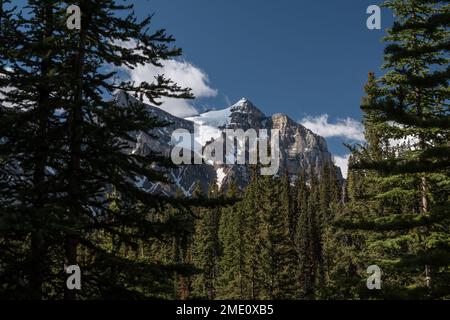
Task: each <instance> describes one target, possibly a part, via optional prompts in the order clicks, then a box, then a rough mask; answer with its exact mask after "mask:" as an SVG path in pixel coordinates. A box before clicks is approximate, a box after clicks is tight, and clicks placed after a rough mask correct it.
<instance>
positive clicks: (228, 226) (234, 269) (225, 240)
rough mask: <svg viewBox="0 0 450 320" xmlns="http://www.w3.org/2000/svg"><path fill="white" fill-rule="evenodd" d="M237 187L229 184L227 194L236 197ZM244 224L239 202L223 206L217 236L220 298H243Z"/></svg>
mask: <svg viewBox="0 0 450 320" xmlns="http://www.w3.org/2000/svg"><path fill="white" fill-rule="evenodd" d="M237 195H238V187H237V186H236V184H231V186H230V187H229V189H228V192H227V196H228V197H230V198H236V197H237ZM244 230H245V225H244V223H243V216H242V211H241V207H240V203H237V204H236V205H234V206H232V207H229V208H224V209H223V210H222V213H221V217H220V227H219V237H220V242H221V244H222V250H223V251H222V256H221V259H220V278H219V296H218V298H220V299H235V300H237V299H245V298H246V292H245V285H244V277H245V265H244V263H245V254H246V252H245V247H244V246H243V243H244V238H243V234H244Z"/></svg>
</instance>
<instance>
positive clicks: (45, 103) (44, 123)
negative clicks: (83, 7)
mask: <svg viewBox="0 0 450 320" xmlns="http://www.w3.org/2000/svg"><path fill="white" fill-rule="evenodd" d="M39 9H41V8H39ZM42 10H43V12H41V13H40V15H41V16H42V18H43V19H44V30H43V34H42V42H44V41H45V39H46V38H48V37H50V36H52V34H53V7H52V6H51V5H46V4H45V3H44V6H43V8H42ZM42 57H43V58H42V61H41V65H40V74H41V77H47V76H48V74H49V72H50V68H51V52H48V51H47V52H43V53H42ZM50 91H51V89H50V88H49V85H48V82H46V81H44V80H43V79H42V80H41V81H40V83H39V86H38V94H39V98H38V99H39V100H38V105H37V108H38V119H37V123H38V129H37V130H38V131H37V139H36V153H35V159H34V162H35V168H34V174H33V185H34V188H35V190H34V195H33V207H34V212H35V217H34V219H33V230H32V234H31V265H30V289H31V296H32V299H35V300H40V299H42V285H43V282H44V273H45V261H46V255H47V248H46V241H45V232H44V231H43V230H42V226H43V225H45V221H43V217H42V213H41V210H42V208H43V207H44V204H45V201H46V195H45V192H44V191H43V189H42V188H43V187H42V184H43V183H44V182H45V168H46V164H47V160H48V159H47V158H48V153H49V146H48V137H47V135H48V121H49V119H48V118H49V115H50V106H49V102H50Z"/></svg>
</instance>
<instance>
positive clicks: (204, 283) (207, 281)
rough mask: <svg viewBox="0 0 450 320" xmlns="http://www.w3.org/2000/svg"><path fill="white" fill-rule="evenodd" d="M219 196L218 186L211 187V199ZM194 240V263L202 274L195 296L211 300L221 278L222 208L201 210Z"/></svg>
mask: <svg viewBox="0 0 450 320" xmlns="http://www.w3.org/2000/svg"><path fill="white" fill-rule="evenodd" d="M218 196H219V190H218V186H217V185H216V184H212V185H211V186H210V187H209V191H208V197H209V198H210V199H213V198H217V197H218ZM198 215H199V217H198V219H197V221H196V226H195V235H194V240H193V262H194V265H195V267H197V268H198V269H200V270H201V273H200V274H199V275H197V276H195V279H194V281H193V287H194V294H195V295H196V296H198V297H205V298H207V299H209V300H213V299H215V297H216V295H217V281H218V277H219V261H220V253H221V247H220V241H219V222H220V208H212V209H205V208H203V209H201V210H199V212H198Z"/></svg>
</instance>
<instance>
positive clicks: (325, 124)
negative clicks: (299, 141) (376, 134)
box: [300, 114, 365, 142]
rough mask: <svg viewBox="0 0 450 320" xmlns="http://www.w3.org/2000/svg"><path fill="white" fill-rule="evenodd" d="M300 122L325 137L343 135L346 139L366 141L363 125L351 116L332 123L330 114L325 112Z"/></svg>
mask: <svg viewBox="0 0 450 320" xmlns="http://www.w3.org/2000/svg"><path fill="white" fill-rule="evenodd" d="M300 124H302V125H303V126H304V127H306V128H308V129H310V130H311V131H312V132H314V133H316V134H318V135H320V136H322V137H324V138H332V137H341V138H345V139H346V140H353V141H358V142H363V141H365V138H364V127H363V125H362V124H361V122H359V121H357V120H355V119H352V118H349V117H347V118H345V119H338V120H337V121H336V122H334V123H331V122H330V121H329V116H328V114H323V115H320V116H316V117H311V116H309V117H305V118H303V120H301V121H300Z"/></svg>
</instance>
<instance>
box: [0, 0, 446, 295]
mask: <svg viewBox="0 0 450 320" xmlns="http://www.w3.org/2000/svg"><path fill="white" fill-rule="evenodd" d="M124 2H125V3H126V1H124ZM122 3H123V2H122V1H116V0H95V1H94V0H73V1H54V0H39V1H38V0H28V1H27V8H26V10H25V11H26V12H25V11H21V10H20V9H19V8H15V7H14V1H12V2H11V1H9V0H0V25H1V31H0V299H37V300H41V299H43V300H53V299H69V300H74V299H80V300H87V299H149V298H162V299H182V300H184V299H233V300H234V299H236V300H238V299H243V300H248V299H254V300H272V299H274V300H280V299H293V300H304V299H308V300H315V299H448V298H450V229H449V228H450V159H449V157H450V114H449V99H450V96H449V95H450V91H449V76H450V69H449V48H450V45H449V39H450V32H449V23H450V5H449V4H448V1H438V0H388V1H386V2H385V6H386V7H387V8H389V9H391V10H392V11H393V12H394V13H395V23H394V25H393V26H392V27H391V28H390V29H389V30H388V35H387V37H386V39H385V42H386V49H385V53H384V60H385V63H384V66H383V68H384V70H385V72H384V73H383V75H381V76H380V77H377V75H375V74H374V73H369V77H368V81H367V84H366V86H365V92H366V93H365V96H364V97H363V98H362V102H361V109H362V112H363V114H364V119H363V124H364V127H365V137H366V143H364V144H361V145H349V146H348V148H349V149H350V150H351V153H352V156H351V158H350V167H349V176H348V179H347V180H346V181H342V180H341V179H340V178H339V176H338V174H337V172H336V169H335V167H334V166H331V165H330V166H325V167H324V168H323V170H322V171H321V173H320V174H316V173H314V172H298V175H297V176H296V177H291V176H288V175H287V174H286V173H284V172H279V174H278V175H277V176H275V177H272V176H262V175H260V174H259V170H260V169H261V168H260V167H258V166H254V167H252V173H253V174H252V178H251V183H250V184H249V185H248V186H247V187H246V188H245V189H243V190H242V189H239V188H238V187H237V185H235V184H230V185H228V186H226V187H224V188H221V189H219V188H218V186H217V185H216V184H212V185H211V186H210V187H209V190H207V191H205V190H202V189H201V188H200V187H199V186H198V187H197V188H196V189H195V191H194V192H193V195H192V197H190V198H186V197H185V196H184V195H183V194H181V193H180V194H179V195H175V196H163V195H159V194H151V193H148V192H146V191H144V190H142V189H140V188H139V187H138V186H137V185H136V183H135V178H136V177H137V176H143V177H146V178H147V179H148V180H149V181H160V182H163V183H170V182H171V181H170V179H168V177H167V176H166V175H165V174H164V170H161V168H167V167H171V166H173V164H172V163H171V162H170V159H167V158H165V157H163V156H161V155H158V154H154V153H149V154H148V155H146V156H142V155H137V154H132V153H130V152H129V146H130V143H133V142H134V141H135V140H136V135H134V134H133V133H135V132H140V131H144V132H150V131H151V130H152V129H154V128H159V127H164V126H166V125H168V123H165V122H163V121H161V120H160V119H156V118H153V117H151V115H149V113H148V112H146V110H145V105H144V104H135V105H132V106H130V107H128V108H126V109H124V108H120V107H119V106H117V105H115V104H114V103H113V102H112V100H111V97H112V96H113V94H114V92H115V91H116V90H123V91H125V92H127V93H129V94H131V95H133V96H135V97H137V98H139V99H140V100H141V101H142V100H143V98H144V97H146V98H147V99H148V100H149V101H151V102H152V104H154V105H159V102H158V101H159V99H160V98H162V97H171V98H183V99H191V98H194V97H193V95H192V92H191V90H190V89H189V88H183V87H180V86H178V85H177V84H176V83H174V82H173V81H172V80H171V79H168V78H166V77H164V76H158V77H156V78H155V81H154V82H153V83H146V82H143V83H142V84H140V85H136V83H134V82H132V81H128V80H121V79H120V77H118V75H117V73H116V72H114V71H111V70H114V69H113V68H112V67H113V66H121V65H126V66H128V67H131V68H133V67H136V66H138V65H140V64H152V65H155V66H160V65H161V62H162V61H164V60H167V59H171V58H174V57H178V56H180V55H181V54H182V51H181V49H179V48H177V47H176V46H175V45H174V38H173V37H172V36H170V35H169V34H167V33H166V31H165V30H154V31H151V30H153V26H152V24H151V23H152V17H151V16H150V17H148V18H147V19H144V20H143V21H138V20H137V19H136V18H135V16H134V13H133V11H132V9H133V8H132V6H129V5H126V4H122ZM69 5H77V6H79V7H80V9H81V12H82V19H81V28H80V29H79V30H68V29H67V26H66V20H67V13H66V9H67V7H68V6H69ZM131 40H132V43H134V44H135V46H134V47H130V46H124V45H121V43H123V42H129V41H131ZM368 72H369V70H368ZM70 265H78V266H80V268H81V270H82V288H81V290H68V288H67V287H66V279H67V277H68V274H67V273H66V271H65V268H67V267H68V266H70ZM371 265H376V266H379V267H380V268H381V270H382V286H381V289H380V290H369V289H368V287H367V283H366V280H367V278H368V276H369V274H368V273H367V268H368V267H369V266H371Z"/></svg>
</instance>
